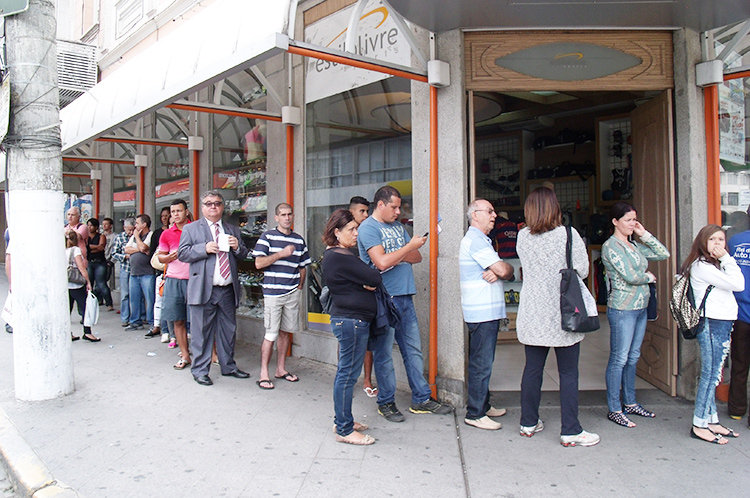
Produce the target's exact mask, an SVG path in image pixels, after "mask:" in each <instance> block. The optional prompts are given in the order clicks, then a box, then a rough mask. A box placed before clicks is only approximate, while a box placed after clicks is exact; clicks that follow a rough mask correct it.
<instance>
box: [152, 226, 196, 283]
mask: <svg viewBox="0 0 750 498" xmlns="http://www.w3.org/2000/svg"><path fill="white" fill-rule="evenodd" d="M188 223H190V222H188ZM181 235H182V230H180V229H179V228H177V225H173V226H172V227H171V228H168V229H167V230H164V232H162V234H161V237H159V252H162V253H167V254H168V253H170V252H172V251H176V250H177V248H178V247H180V236H181ZM167 277H168V278H178V279H180V280H187V279H188V278H190V263H184V262H182V261H180V260H179V259H175V260H174V261H172V262H171V263H169V264H168V265H167Z"/></svg>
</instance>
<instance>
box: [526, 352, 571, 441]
mask: <svg viewBox="0 0 750 498" xmlns="http://www.w3.org/2000/svg"><path fill="white" fill-rule="evenodd" d="M524 350H525V352H526V366H525V367H524V369H523V377H522V378H521V425H523V426H525V427H534V426H535V425H536V423H537V421H539V403H540V402H541V399H542V378H543V376H544V364H545V363H546V362H547V354H548V353H549V348H548V347H544V346H525V347H524ZM580 354H581V343H580V342H579V343H576V344H574V345H572V346H568V347H565V348H555V355H556V356H557V373H558V374H559V376H560V418H561V420H562V426H561V427H560V435H561V436H575V435H576V434H580V433H581V431H582V430H583V428H582V427H581V423H580V422H579V421H578V357H579V356H580Z"/></svg>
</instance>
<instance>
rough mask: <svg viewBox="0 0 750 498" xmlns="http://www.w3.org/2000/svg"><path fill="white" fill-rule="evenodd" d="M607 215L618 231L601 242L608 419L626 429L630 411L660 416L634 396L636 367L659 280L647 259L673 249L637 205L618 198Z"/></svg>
mask: <svg viewBox="0 0 750 498" xmlns="http://www.w3.org/2000/svg"><path fill="white" fill-rule="evenodd" d="M609 214H610V219H611V220H612V225H614V233H613V235H612V236H611V237H610V238H609V239H607V241H606V242H605V243H604V245H602V262H603V263H604V268H605V269H606V270H607V277H608V278H609V281H610V284H611V291H610V293H609V299H608V300H607V320H608V321H609V329H610V334H609V362H608V363H607V373H606V379H607V406H608V410H609V412H608V413H607V418H608V419H609V420H611V421H612V422H614V423H616V424H618V425H621V426H623V427H635V423H633V422H632V421H631V420H630V419H629V418H628V415H640V416H641V417H649V418H652V417H655V416H656V415H655V414H654V412H652V411H649V410H646V409H645V408H644V407H643V406H641V405H640V404H639V403H638V402H637V401H636V400H635V370H636V364H637V363H638V359H639V358H640V357H641V343H642V342H643V336H644V335H645V334H646V310H647V308H648V300H649V297H650V292H649V287H648V284H650V283H652V282H655V281H656V277H654V274H653V273H651V272H650V271H648V262H649V261H661V260H664V259H667V258H668V257H669V251H667V248H666V247H664V245H663V244H662V243H661V242H659V241H658V240H656V237H654V236H653V235H651V234H650V233H649V232H648V231H646V229H645V228H643V225H641V223H640V222H639V221H638V220H637V219H636V212H635V208H634V207H633V206H631V205H630V204H628V203H627V202H618V203H617V204H615V205H614V206H612V209H610V211H609ZM633 234H636V235H637V236H638V237H639V238H640V239H641V242H640V243H638V242H635V241H633V240H631V239H632V236H633ZM621 391H622V399H621V397H620V396H621V394H620V393H621ZM623 402H624V405H625V406H624V411H623Z"/></svg>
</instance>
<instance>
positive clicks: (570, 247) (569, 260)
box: [565, 225, 573, 269]
mask: <svg viewBox="0 0 750 498" xmlns="http://www.w3.org/2000/svg"><path fill="white" fill-rule="evenodd" d="M565 231H566V232H567V234H568V243H567V245H566V246H565V259H566V261H567V263H568V269H571V268H573V258H572V256H571V253H572V252H573V237H572V234H571V233H570V225H565Z"/></svg>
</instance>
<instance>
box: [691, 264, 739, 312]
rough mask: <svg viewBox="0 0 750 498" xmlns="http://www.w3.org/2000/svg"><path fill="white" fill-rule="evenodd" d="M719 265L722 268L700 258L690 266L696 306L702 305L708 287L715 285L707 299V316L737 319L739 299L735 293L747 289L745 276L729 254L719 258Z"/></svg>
mask: <svg viewBox="0 0 750 498" xmlns="http://www.w3.org/2000/svg"><path fill="white" fill-rule="evenodd" d="M719 265H720V266H721V269H719V268H716V267H715V266H714V265H712V264H711V263H708V262H706V261H701V260H698V261H695V262H694V263H693V264H692V266H691V267H690V284H691V285H692V286H693V296H694V297H695V306H696V308H697V307H698V306H700V304H701V302H702V301H703V295H704V294H705V293H706V289H707V288H708V286H709V285H713V286H714V288H713V290H711V293H710V294H709V295H708V299H706V317H708V318H713V319H715V320H736V319H737V300H736V299H735V298H734V294H733V293H734V292H742V291H743V290H745V277H744V276H743V275H742V270H740V267H739V266H737V262H736V261H735V260H734V258H733V257H732V256H730V255H729V254H725V255H724V256H722V257H721V258H720V259H719Z"/></svg>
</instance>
